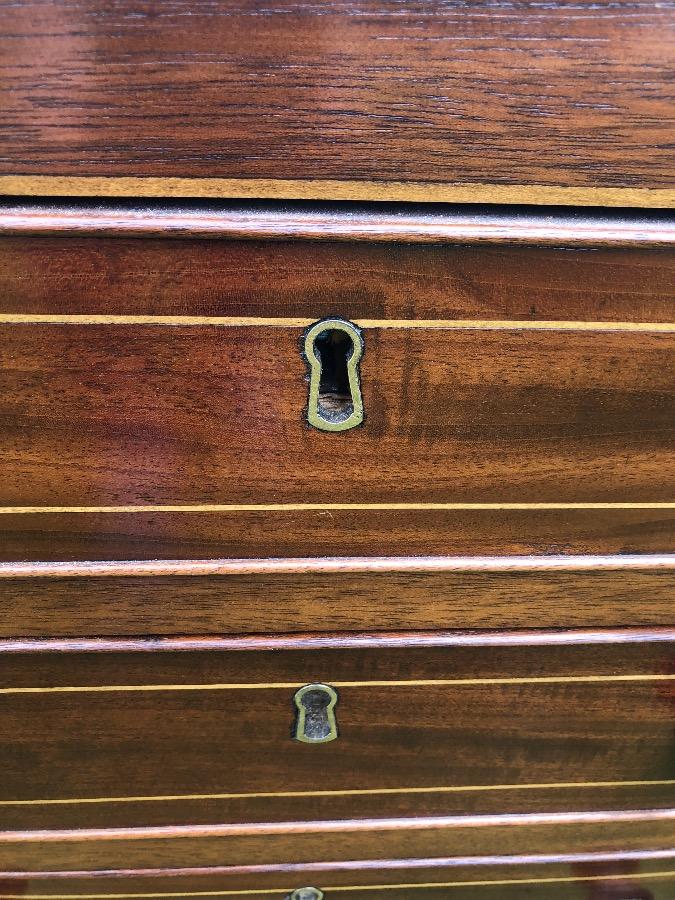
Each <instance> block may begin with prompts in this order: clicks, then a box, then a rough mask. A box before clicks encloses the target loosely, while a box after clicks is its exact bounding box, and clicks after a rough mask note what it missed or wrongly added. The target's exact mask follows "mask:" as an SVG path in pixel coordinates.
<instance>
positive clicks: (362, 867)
mask: <svg viewBox="0 0 675 900" xmlns="http://www.w3.org/2000/svg"><path fill="white" fill-rule="evenodd" d="M673 858H675V848H666V849H663V850H626V851H618V852H605V853H603V852H592V853H558V854H539V855H514V856H448V857H436V856H435V857H428V858H424V857H415V858H414V859H363V860H361V859H355V860H351V859H350V860H336V861H334V862H331V861H328V862H301V863H278V864H274V863H272V864H257V865H250V866H191V867H181V868H171V869H169V868H158V869H107V870H96V871H90V870H87V869H75V870H73V869H70V870H65V871H64V870H59V871H52V872H45V871H38V872H1V871H0V878H3V879H5V880H8V881H12V880H17V881H20V880H21V881H22V880H24V879H30V880H31V881H32V880H34V879H39V880H42V881H47V880H52V879H54V880H55V879H62V880H66V879H75V878H82V879H90V878H96V879H101V878H119V879H121V878H139V877H140V878H181V877H187V878H189V877H194V876H197V877H199V876H206V877H209V876H214V875H216V876H217V875H263V874H274V873H279V874H287V873H302V872H307V873H312V872H323V873H328V872H352V871H366V870H368V871H387V870H392V869H393V870H396V869H403V870H409V869H441V868H448V869H459V868H463V867H466V866H469V867H472V866H475V867H476V868H480V867H486V866H538V865H574V864H578V863H608V862H628V861H635V862H646V861H650V860H660V859H673ZM46 896H48V895H46Z"/></svg>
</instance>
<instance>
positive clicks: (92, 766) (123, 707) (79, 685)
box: [0, 631, 675, 830]
mask: <svg viewBox="0 0 675 900" xmlns="http://www.w3.org/2000/svg"><path fill="white" fill-rule="evenodd" d="M317 644H318V646H317ZM354 644H355V646H351V647H350V645H349V641H348V640H347V641H344V640H342V639H339V638H332V639H331V638H323V639H322V640H321V641H318V642H314V647H312V641H311V640H308V639H302V638H297V639H294V640H292V639H287V640H282V639H279V638H277V639H272V638H271V639H269V640H266V641H264V640H262V639H257V640H255V639H245V638H238V639H237V638H233V639H230V640H229V641H226V640H224V639H216V638H212V639H204V644H203V647H204V648H210V649H202V650H199V649H198V648H199V647H200V642H199V641H198V640H195V641H193V642H190V641H187V642H186V641H181V639H174V640H173V641H169V642H168V643H166V644H164V645H158V644H157V642H156V641H153V640H146V641H142V640H137V641H127V642H119V641H117V642H116V641H114V640H111V641H108V642H103V643H97V642H90V643H89V645H88V646H89V652H82V651H81V650H80V651H79V652H74V650H75V647H77V642H75V644H74V645H73V646H69V644H68V642H61V643H60V644H59V642H52V643H51V644H50V642H47V643H46V644H43V645H42V649H41V652H25V651H26V650H27V649H28V648H27V647H25V646H23V647H22V645H21V642H17V643H15V644H8V645H4V652H3V653H2V656H0V665H1V670H0V681H1V684H2V688H1V689H0V713H1V715H0V724H1V728H2V747H1V749H2V759H3V776H2V781H1V783H0V790H1V794H0V809H1V810H2V814H3V817H4V819H3V820H4V823H5V826H6V827H7V828H9V827H10V826H11V828H13V829H19V830H21V829H28V830H30V829H41V828H57V829H58V828H64V827H85V826H86V827H102V826H105V827H113V826H115V827H119V828H126V827H131V826H137V825H139V824H143V825H148V824H153V825H157V826H164V825H167V826H168V825H172V824H177V823H183V824H186V825H195V826H199V825H201V824H212V825H217V824H219V823H221V822H223V821H228V822H231V823H236V822H240V823H246V822H250V821H277V822H279V821H288V820H289V819H296V818H297V819H298V820H299V821H302V820H314V819H325V820H329V819H334V818H341V819H342V818H356V817H361V818H374V819H379V818H383V817H387V816H389V817H393V818H397V819H398V818H401V817H404V818H405V816H422V815H425V814H426V815H432V816H439V815H440V816H443V815H458V814H462V813H467V812H468V811H469V810H473V811H474V812H475V813H476V814H484V813H493V812H497V811H499V812H501V813H514V814H521V813H535V812H538V811H545V812H551V811H555V810H558V811H560V812H561V813H562V812H565V811H568V810H570V809H571V810H573V811H577V812H578V811H580V810H587V811H593V810H597V809H624V808H631V807H632V808H636V809H640V808H660V807H666V806H668V805H672V801H673V798H674V794H673V785H674V784H675V773H674V772H673V748H674V746H675V745H674V744H673V729H672V719H673V690H672V685H673V679H674V678H675V675H674V674H673V647H674V644H675V637H674V636H673V634H672V632H667V631H652V632H648V631H644V632H641V633H633V632H615V633H613V634H612V633H608V632H605V633H598V634H595V635H592V634H586V635H584V634H583V633H577V634H575V633H567V634H565V633H562V634H555V633H549V634H544V633H532V634H529V635H528V634H522V635H518V634H516V633H511V634H508V633H506V634H503V635H500V636H490V635H489V634H485V635H481V634H476V635H468V634H467V635H459V634H458V635H454V636H453V635H440V636H437V637H436V639H435V642H434V641H432V640H429V639H427V640H426V641H425V640H424V638H423V636H419V637H415V636H408V637H405V636H400V637H399V638H398V639H396V640H395V639H394V638H389V639H387V638H382V639H380V641H379V644H380V645H378V641H377V640H373V642H372V646H370V647H369V646H365V647H358V643H357V642H354ZM397 645H398V646H397ZM50 646H51V647H52V649H51V650H50V649H49V648H50ZM59 646H60V648H61V652H57V651H56V648H57V647H59ZM39 649H40V645H39V643H38V642H35V643H34V644H33V650H34V651H39ZM253 649H255V650H256V652H251V651H252V650H253ZM68 650H70V652H65V651H68ZM19 651H20V652H19ZM95 651H98V652H95ZM143 651H145V652H143ZM152 651H155V652H152ZM180 651H182V652H180ZM314 682H323V683H325V684H327V685H331V686H332V687H333V688H334V689H335V690H336V691H337V693H338V697H339V700H338V703H337V707H336V710H335V711H336V715H337V731H338V735H339V736H338V737H337V739H335V740H331V741H329V742H327V743H315V744H312V743H302V742H299V741H297V740H294V739H293V738H292V734H293V733H294V728H295V727H296V725H297V720H296V715H297V709H296V705H297V704H296V705H294V701H293V698H294V695H295V693H296V691H297V690H298V689H299V688H301V687H302V686H303V685H306V684H310V683H314ZM125 798H126V799H125ZM130 798H135V799H130ZM56 801H58V802H56Z"/></svg>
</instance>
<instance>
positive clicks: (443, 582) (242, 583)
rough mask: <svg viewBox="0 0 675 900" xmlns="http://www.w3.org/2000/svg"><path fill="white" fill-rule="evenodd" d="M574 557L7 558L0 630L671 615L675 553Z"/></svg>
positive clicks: (500, 624) (551, 623) (258, 628)
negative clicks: (566, 565)
mask: <svg viewBox="0 0 675 900" xmlns="http://www.w3.org/2000/svg"><path fill="white" fill-rule="evenodd" d="M390 527H391V523H390ZM43 537H44V539H45V540H47V539H49V534H47V535H44V536H43ZM152 546H153V545H152V544H151V543H150V544H148V548H149V549H151V548H152ZM52 549H53V550H54V548H52ZM270 549H271V550H272V552H273V548H270ZM366 549H367V548H366ZM18 550H19V548H18V547H17V551H18ZM277 552H278V551H277ZM571 559H573V560H574V559H576V560H578V562H579V568H578V569H577V570H576V571H575V570H572V571H564V570H558V569H555V568H552V569H550V570H546V568H545V564H546V560H545V558H544V559H543V560H542V568H541V569H540V570H539V571H537V570H529V569H527V568H525V569H521V570H518V568H517V567H515V568H514V569H513V570H511V571H509V570H502V571H500V570H496V571H489V569H487V570H485V568H482V565H483V566H484V565H485V563H489V560H481V559H479V558H477V559H474V560H473V561H467V567H466V568H459V569H455V570H453V560H452V559H451V558H449V559H448V560H447V570H446V571H443V570H439V571H428V572H423V571H422V572H408V573H406V572H396V570H395V569H396V566H395V560H394V561H392V569H393V571H388V570H387V568H386V566H387V562H388V561H387V560H386V558H385V559H383V560H382V567H381V568H380V569H379V570H378V571H375V572H372V573H368V572H367V571H366V572H361V573H358V572H357V573H354V572H350V571H349V561H344V563H343V564H344V569H343V570H341V569H340V568H339V566H338V565H336V566H335V570H334V571H328V572H326V571H324V572H321V571H320V570H319V571H313V570H312V569H311V568H309V569H308V570H307V571H305V572H303V571H302V569H301V568H300V566H299V567H298V569H299V571H297V572H295V573H293V572H290V573H284V572H283V571H280V572H275V571H268V572H266V573H265V572H262V573H258V574H255V573H249V574H238V573H237V572H236V570H235V572H233V573H230V574H222V575H217V574H212V575H199V574H196V575H189V574H182V575H181V574H173V575H172V574H164V575H157V576H148V575H142V574H140V573H139V574H137V575H134V574H127V575H114V574H112V575H106V576H102V577H96V576H92V575H88V574H87V573H88V571H91V572H95V571H96V567H95V566H93V565H90V564H87V563H83V564H80V565H79V566H71V570H72V571H73V572H79V575H73V574H71V575H70V577H68V576H67V575H65V574H64V575H63V576H58V575H55V576H54V577H36V575H38V576H39V570H38V571H35V569H34V572H33V575H32V576H31V575H30V574H29V572H30V570H31V566H15V565H12V564H9V565H8V566H7V568H6V569H5V570H3V569H1V568H0V575H2V577H0V603H1V604H2V608H3V610H4V615H3V618H2V620H1V622H0V637H20V636H35V637H48V636H59V635H63V636H75V635H80V636H96V635H106V634H109V635H124V634H127V635H134V634H148V633H149V634H154V635H163V634H164V635H171V634H176V633H188V634H189V633H193V634H208V633H216V634H237V633H247V632H249V633H251V632H253V633H255V632H266V633H270V632H271V633H275V632H282V633H283V632H302V631H317V630H318V631H330V630H331V629H336V630H344V631H359V630H363V629H370V630H372V631H374V632H382V631H387V630H390V629H413V628H416V629H437V628H438V627H439V625H440V626H442V627H445V628H510V627H520V628H535V627H539V628H541V627H553V628H560V627H610V626H631V625H632V626H647V625H669V624H671V623H672V610H673V597H674V596H675V566H673V565H672V564H671V566H669V567H662V568H657V567H653V568H652V567H649V565H648V564H647V563H645V567H644V568H642V569H637V568H635V569H632V568H621V565H620V562H621V557H620V556H618V557H616V561H617V566H616V568H614V569H602V568H600V567H597V566H594V565H593V563H592V562H589V563H587V564H586V567H585V568H584V563H583V558H578V557H571ZM671 559H672V557H671ZM255 562H256V561H255V560H252V561H251V563H252V566H253V565H254V564H255ZM317 562H318V560H317ZM336 562H338V563H339V561H336ZM472 562H473V567H472ZM33 568H34V567H33ZM166 568H167V569H170V567H169V566H167V567H166ZM178 569H179V571H180V566H178ZM13 570H16V571H17V572H22V573H23V574H17V575H15V576H12V575H11V573H12V571H13ZM104 571H105V570H104ZM113 571H114V570H113ZM197 571H199V570H197ZM132 572H133V569H132ZM111 608H112V609H114V611H115V614H114V616H113V617H111V615H110V610H111Z"/></svg>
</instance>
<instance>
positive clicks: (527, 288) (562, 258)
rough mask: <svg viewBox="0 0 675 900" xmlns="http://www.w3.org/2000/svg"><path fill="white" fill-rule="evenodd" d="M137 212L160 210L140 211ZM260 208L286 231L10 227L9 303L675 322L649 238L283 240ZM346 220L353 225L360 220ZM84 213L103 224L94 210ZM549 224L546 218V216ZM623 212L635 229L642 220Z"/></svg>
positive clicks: (672, 271) (196, 312)
mask: <svg viewBox="0 0 675 900" xmlns="http://www.w3.org/2000/svg"><path fill="white" fill-rule="evenodd" d="M99 210H105V207H101V208H99ZM139 215H140V216H141V217H142V218H143V219H146V218H148V217H149V216H152V215H153V212H152V209H151V208H150V209H148V208H146V207H141V208H140V213H139ZM371 217H372V218H375V219H376V220H377V221H379V222H381V221H382V218H381V216H379V217H378V216H376V213H374V212H372V213H371ZM260 218H261V220H262V222H261V227H262V225H265V226H266V227H267V228H270V229H271V228H276V229H277V231H276V234H275V235H274V236H275V237H276V238H277V239H276V240H246V241H238V240H200V239H198V238H192V239H190V238H186V237H181V236H180V234H179V233H178V232H177V230H176V229H178V228H179V227H180V228H183V229H184V228H187V227H189V225H190V222H191V220H190V217H189V216H186V215H184V212H183V211H182V212H180V214H177V215H176V219H177V221H176V222H174V223H173V227H171V228H169V227H168V226H167V227H164V228H163V230H162V233H161V237H152V236H149V237H146V238H145V239H141V238H138V239H133V238H130V237H128V236H124V235H122V236H119V237H117V238H115V239H112V238H104V237H103V238H102V237H98V238H97V237H96V236H91V237H88V238H87V239H84V238H83V237H81V236H77V235H73V236H70V237H63V236H61V237H59V236H57V235H53V234H52V235H46V236H37V237H30V236H27V235H25V234H24V235H15V236H2V237H1V238H0V277H1V279H2V281H1V284H2V300H1V305H0V312H2V313H14V314H17V315H18V314H69V313H71V314H74V315H92V314H99V315H100V314H104V315H148V316H150V315H158V316H167V315H186V316H261V317H270V316H271V317H280V318H283V317H294V318H297V317H300V318H302V319H306V320H308V321H312V320H314V319H319V318H322V317H324V316H329V315H335V314H339V315H341V316H343V317H346V318H350V319H355V320H360V319H393V320H399V319H400V320H412V319H421V320H427V319H434V320H437V319H440V320H452V319H479V320H511V319H513V320H518V321H521V320H522V321H533V322H536V321H538V320H544V321H547V320H552V321H556V320H561V321H582V322H612V321H615V322H666V323H668V322H670V323H672V322H673V321H675V300H674V299H673V295H674V293H675V291H674V287H675V256H674V254H673V253H672V252H670V251H666V250H661V251H656V250H650V249H649V248H645V247H644V245H643V243H642V241H641V240H640V241H636V243H635V245H634V246H632V247H626V248H623V249H617V248H615V249H611V248H608V249H601V248H596V249H580V248H576V249H575V248H574V243H575V241H576V240H577V239H578V232H577V229H576V228H575V226H574V223H573V222H568V223H567V224H566V225H565V227H564V229H562V233H561V234H560V235H559V240H560V241H561V246H560V247H558V248H556V247H539V248H537V247H514V246H503V245H502V244H501V243H500V240H505V241H510V240H515V239H516V238H517V237H518V233H519V230H518V227H517V222H515V223H514V217H513V216H511V215H509V216H506V217H505V219H506V222H505V225H504V229H503V232H502V236H501V238H500V236H499V233H497V234H496V235H494V236H493V239H492V242H491V243H490V244H486V245H484V246H475V247H474V246H467V245H466V244H463V243H462V242H459V243H457V244H454V245H453V244H452V243H448V242H447V240H446V242H445V243H439V244H432V245H430V246H411V245H409V244H404V243H397V242H386V243H374V242H372V241H370V240H368V241H358V242H357V241H345V242H340V243H336V242H331V241H325V242H316V241H304V240H282V239H280V238H281V235H280V233H279V230H278V225H277V224H276V223H275V218H274V216H271V217H270V216H267V214H265V215H261V217H260ZM340 218H341V221H342V227H344V228H347V227H349V225H348V223H349V222H350V217H349V216H346V215H343V216H342V217H340ZM469 219H470V221H471V222H475V219H474V218H473V217H469ZM542 219H543V221H542ZM83 221H84V223H85V225H86V227H88V228H89V227H91V225H90V222H91V219H90V218H87V217H86V216H83ZM538 221H539V222H540V225H541V227H542V228H543V227H544V226H545V222H546V217H539V219H538ZM618 221H619V222H624V224H625V227H626V228H627V229H630V227H631V226H630V219H626V218H625V217H624V218H622V219H619V220H618ZM578 231H581V232H583V226H581V227H580V228H579V229H578ZM451 237H452V236H451V235H450V239H451ZM167 238H171V240H168V239H167ZM565 245H569V247H570V248H571V249H565ZM366 359H367V356H366Z"/></svg>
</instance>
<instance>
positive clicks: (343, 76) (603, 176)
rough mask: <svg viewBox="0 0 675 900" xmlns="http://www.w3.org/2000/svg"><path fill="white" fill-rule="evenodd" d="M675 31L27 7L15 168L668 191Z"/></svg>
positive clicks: (411, 8)
mask: <svg viewBox="0 0 675 900" xmlns="http://www.w3.org/2000/svg"><path fill="white" fill-rule="evenodd" d="M672 23H673V16H672V8H671V7H670V5H669V4H665V5H664V4H661V3H656V2H641V3H639V4H635V3H632V2H626V0H620V2H617V3H614V4H613V5H612V7H611V9H610V10H606V9H604V8H602V7H600V6H598V4H597V3H594V2H591V0H581V2H578V3H576V4H575V5H574V6H573V7H570V5H569V4H568V3H565V2H560V0H556V2H552V3H549V4H546V5H543V6H542V5H541V4H539V3H536V2H525V3H518V4H511V3H509V4H506V5H504V4H502V5H500V6H499V7H496V6H494V5H493V4H490V3H484V2H481V0H474V2H470V3H462V4H456V3H450V4H448V3H443V2H441V0H434V2H431V3H412V4H410V3H406V4H405V5H404V6H401V4H399V3H396V2H394V0H368V2H366V3H365V4H363V3H360V4H355V3H354V2H353V0H338V2H332V3H330V4H329V5H326V4H318V5H317V4H309V3H304V4H303V3H292V2H289V0H277V2H275V3H274V4H271V5H268V6H266V7H261V5H260V4H259V3H257V2H255V0H217V2H215V3H214V2H205V0H200V2H193V0H191V2H189V3H187V2H185V0H179V2H177V3H175V4H174V5H173V6H172V7H171V10H170V12H167V13H165V14H157V13H156V12H155V11H154V10H153V8H152V7H149V6H148V5H147V4H145V3H140V2H134V0H125V2H123V3H118V4H115V5H113V6H110V7H107V8H106V9H105V10H104V11H103V12H102V11H101V8H100V4H98V3H97V2H95V0H88V2H84V3H81V4H79V5H78V6H77V7H72V6H71V5H69V4H68V3H66V2H65V0H59V2H54V3H40V4H38V5H35V4H33V3H28V2H20V3H16V4H12V5H10V6H8V7H6V8H5V10H4V13H3V39H2V44H1V45H0V53H1V54H2V58H3V60H4V66H5V85H6V88H5V94H4V97H3V101H2V120H0V122H1V124H3V125H4V126H5V127H6V131H7V133H8V134H10V133H11V140H7V141H5V143H4V144H3V145H2V148H1V149H2V153H1V154H0V156H1V157H2V164H1V166H0V171H2V172H3V173H5V174H9V175H25V174H30V173H34V174H40V173H43V174H53V175H62V174H71V175H77V176H81V175H86V174H89V175H115V174H116V175H147V176H158V175H159V176H198V177H200V178H214V177H226V178H236V179H275V178H281V179H307V180H311V179H343V180H345V179H349V180H359V179H364V180H375V181H386V180H388V179H389V180H394V181H399V182H400V181H403V182H405V181H412V182H425V181H432V182H442V183H453V182H460V183H461V182H469V183H471V182H477V183H484V182H487V181H489V182H493V183H494V184H496V185H498V186H499V185H519V186H520V185H522V186H528V185H533V186H536V185H553V186H556V185H562V186H578V187H587V186H591V187H602V186H607V187H616V186H624V187H627V188H631V187H637V188H649V187H653V188H665V187H667V186H668V185H671V186H672V180H671V179H672V174H671V169H670V165H671V157H670V150H669V142H670V137H671V128H672V124H671V123H672V120H671V109H672V105H671V100H672V93H671V91H670V87H669V84H670V79H669V71H668V70H669V63H670V48H669V43H668V41H667V39H666V37H665V35H666V34H667V33H668V31H669V29H670V28H671V27H672ZM47 60H48V62H46V61H47ZM287 196H288V194H287ZM521 196H522V193H521ZM516 202H523V200H520V201H516ZM591 202H593V203H596V204H597V203H598V202H601V201H598V200H597V199H595V200H592V201H591Z"/></svg>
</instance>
